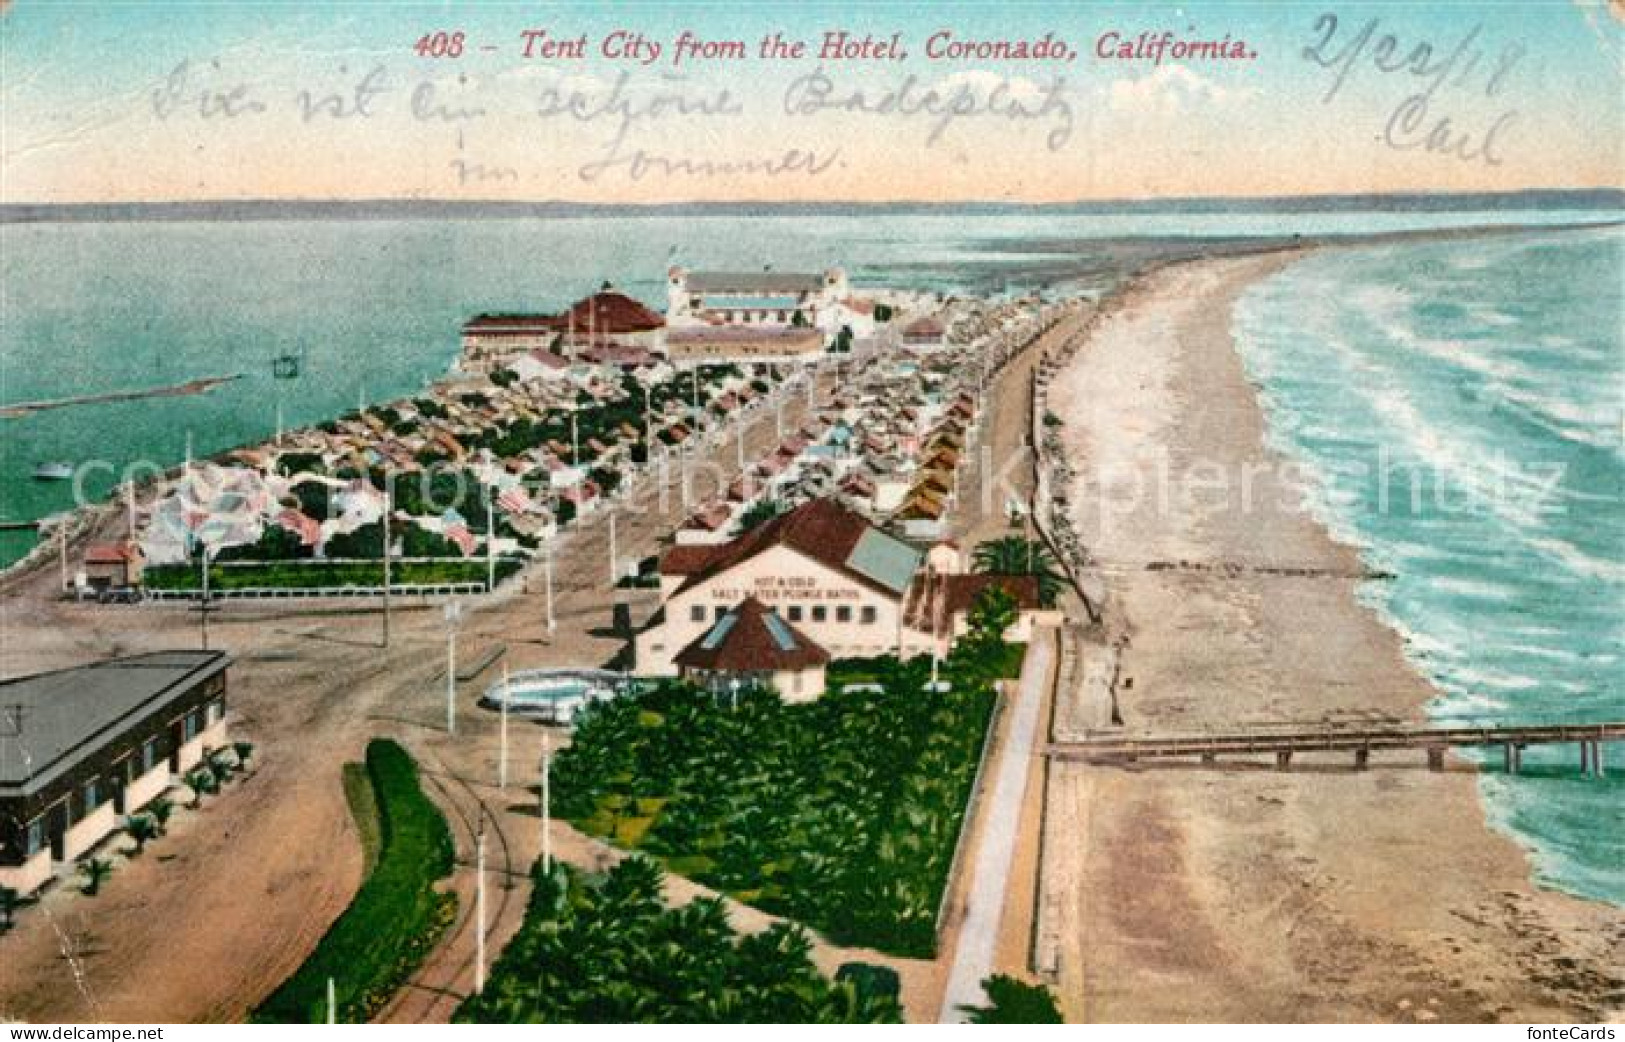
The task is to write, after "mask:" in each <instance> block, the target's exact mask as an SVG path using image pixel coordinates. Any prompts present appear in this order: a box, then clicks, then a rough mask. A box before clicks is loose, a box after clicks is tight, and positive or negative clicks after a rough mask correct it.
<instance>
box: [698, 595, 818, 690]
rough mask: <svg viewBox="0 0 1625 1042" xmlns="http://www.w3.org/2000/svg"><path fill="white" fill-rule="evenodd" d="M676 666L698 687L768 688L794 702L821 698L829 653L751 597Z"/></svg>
mask: <svg viewBox="0 0 1625 1042" xmlns="http://www.w3.org/2000/svg"><path fill="white" fill-rule="evenodd" d="M675 661H676V663H677V666H678V668H679V669H681V670H682V675H683V676H684V677H686V678H688V679H690V680H693V681H694V682H695V683H697V684H699V685H700V686H702V687H706V688H710V689H711V690H714V691H721V690H727V689H730V688H733V687H735V686H736V682H737V685H750V686H762V685H769V684H770V685H772V686H773V687H774V688H775V689H777V690H778V692H779V694H780V695H782V696H783V697H784V698H785V699H787V700H788V701H792V702H797V701H809V700H811V699H814V698H817V697H818V696H819V695H821V694H823V692H824V667H825V665H827V664H828V663H829V653H828V652H826V651H825V650H824V649H823V648H821V647H819V646H818V644H817V642H815V641H813V640H812V639H811V638H810V637H808V636H807V635H806V634H804V633H802V632H801V631H800V630H798V629H796V628H795V627H794V626H792V625H790V624H789V623H788V622H786V621H785V620H784V619H782V618H780V617H779V615H778V613H777V612H776V611H774V610H773V609H772V608H769V607H768V606H767V605H765V604H763V603H762V602H761V601H759V600H757V599H756V598H755V597H753V596H752V597H746V598H745V599H744V600H743V601H741V602H740V603H739V604H737V605H735V606H734V607H733V608H731V609H729V610H728V611H727V612H725V613H724V614H723V615H722V617H721V618H719V619H717V620H716V622H715V623H713V624H712V626H711V628H710V629H708V630H706V631H705V632H704V633H703V634H701V635H700V636H699V637H697V638H695V639H694V640H693V641H692V642H690V643H689V645H688V646H687V647H685V648H683V650H681V651H679V652H678V653H677V655H676V656H675Z"/></svg>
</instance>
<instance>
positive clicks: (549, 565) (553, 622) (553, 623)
mask: <svg viewBox="0 0 1625 1042" xmlns="http://www.w3.org/2000/svg"><path fill="white" fill-rule="evenodd" d="M555 538H557V530H556V529H555V534H554V535H553V536H549V537H548V540H547V557H546V561H545V568H546V571H547V632H548V635H549V636H551V635H552V633H553V631H554V630H556V629H558V628H559V627H558V620H557V619H555V618H554V617H553V540H554V539H555Z"/></svg>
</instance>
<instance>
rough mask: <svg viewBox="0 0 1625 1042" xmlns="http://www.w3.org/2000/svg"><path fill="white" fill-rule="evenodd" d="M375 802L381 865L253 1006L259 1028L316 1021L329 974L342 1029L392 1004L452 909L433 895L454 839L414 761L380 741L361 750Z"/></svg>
mask: <svg viewBox="0 0 1625 1042" xmlns="http://www.w3.org/2000/svg"><path fill="white" fill-rule="evenodd" d="M366 771H367V777H368V779H369V780H370V781H371V783H372V789H373V793H374V796H375V798H376V801H377V806H378V820H379V825H380V829H379V834H380V839H381V842H380V844H379V849H378V861H377V864H376V866H375V867H374V868H373V870H372V872H371V874H369V875H368V876H367V878H366V879H365V880H364V881H363V882H362V884H361V888H360V889H359V890H358V891H357V892H356V895H355V899H354V900H352V901H351V902H350V906H349V907H348V908H346V909H345V910H344V912H343V914H342V915H340V916H339V917H338V919H337V920H335V921H334V923H333V925H332V927H331V928H329V929H328V931H327V934H326V935H325V936H324V937H323V938H322V939H321V942H320V943H318V944H317V946H316V950H315V951H313V952H311V954H310V957H309V958H307V959H306V960H305V962H304V964H303V965H302V966H300V967H299V969H298V970H297V971H296V972H295V973H294V974H293V976H291V977H289V978H288V979H287V980H286V981H284V982H283V984H282V986H281V987H279V988H278V989H277V990H276V991H275V992H273V993H272V994H271V996H270V997H269V998H267V999H266V1000H265V1001H264V1002H263V1003H262V1004H261V1005H260V1006H259V1007H258V1008H257V1009H255V1010H254V1013H253V1019H254V1020H256V1021H259V1022H263V1023H320V1022H323V1021H325V1020H326V1017H327V981H328V979H329V978H332V980H333V982H334V990H335V995H336V997H337V1004H338V1020H339V1022H341V1023H363V1022H365V1021H367V1020H370V1019H371V1018H372V1017H373V1016H375V1015H376V1014H377V1013H378V1012H379V1011H380V1010H381V1009H382V1008H383V1006H384V1004H385V1003H386V1002H388V1001H389V998H390V996H391V995H393V994H394V993H395V991H396V989H397V988H399V987H400V986H401V985H402V984H403V983H405V981H406V980H407V978H408V977H409V976H410V975H411V974H412V972H413V970H415V969H416V968H417V967H418V965H419V964H420V963H421V962H422V961H423V959H424V957H425V956H426V955H428V953H429V951H430V950H431V949H432V948H433V946H434V944H435V941H436V940H437V939H438V938H439V937H440V935H441V933H442V932H443V931H444V930H445V929H446V927H447V926H448V925H450V923H451V921H452V919H453V918H455V916H456V913H457V899H456V897H455V895H452V894H442V893H440V892H438V891H437V890H436V889H435V883H436V881H437V880H440V879H444V878H445V877H446V876H448V875H449V874H450V873H451V870H452V858H453V848H452V840H451V833H450V831H449V830H448V829H447V828H446V821H445V818H443V817H442V816H441V814H440V811H439V810H438V809H437V808H436V807H435V806H434V804H433V803H431V802H430V801H429V798H428V797H427V796H426V795H424V793H423V790H422V788H421V787H420V786H419V784H418V772H417V765H416V764H415V763H414V762H413V761H412V758H411V756H410V755H408V754H407V752H406V750H405V749H402V748H401V747H400V746H399V745H397V744H396V743H394V742H392V741H389V740H387V739H375V740H373V741H372V742H371V743H369V744H368V746H367V763H366Z"/></svg>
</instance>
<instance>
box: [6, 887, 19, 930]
mask: <svg viewBox="0 0 1625 1042" xmlns="http://www.w3.org/2000/svg"><path fill="white" fill-rule="evenodd" d="M22 901H23V895H21V894H19V893H18V892H17V891H16V890H13V889H12V888H11V887H9V886H0V930H10V929H11V924H12V923H13V922H14V921H15V918H16V915H17V906H18V905H20V904H22Z"/></svg>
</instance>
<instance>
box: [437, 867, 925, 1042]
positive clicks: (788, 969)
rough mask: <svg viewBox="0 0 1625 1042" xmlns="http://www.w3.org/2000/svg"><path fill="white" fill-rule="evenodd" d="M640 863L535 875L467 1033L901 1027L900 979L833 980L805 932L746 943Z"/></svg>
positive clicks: (847, 969)
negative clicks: (559, 1028) (670, 901)
mask: <svg viewBox="0 0 1625 1042" xmlns="http://www.w3.org/2000/svg"><path fill="white" fill-rule="evenodd" d="M661 877H662V873H661V870H660V869H659V867H658V866H656V865H655V864H654V863H653V862H651V861H648V860H646V859H644V858H641V857H631V858H626V859H624V860H623V861H621V863H620V864H618V865H616V866H615V867H614V868H612V869H610V870H609V871H608V872H607V873H605V874H602V875H587V874H584V873H582V872H580V871H578V870H576V869H574V868H571V867H569V866H566V865H563V864H556V865H555V866H554V869H553V872H552V873H551V874H544V873H543V872H542V871H541V869H540V867H537V868H536V869H535V870H534V871H533V882H534V884H535V885H534V886H533V887H532V890H531V899H530V904H529V905H528V907H527V909H526V912H525V921H524V923H523V924H522V925H521V926H520V928H519V932H518V933H517V934H516V935H515V936H514V938H513V940H512V941H510V942H509V943H508V945H507V947H506V948H504V949H503V952H502V955H501V957H500V958H499V959H498V960H497V962H496V965H495V966H493V967H492V969H491V974H490V977H489V979H488V980H487V981H486V986H485V991H484V992H483V993H481V994H479V995H473V996H470V997H469V998H468V999H466V1000H465V1001H464V1002H463V1004H462V1005H461V1006H459V1007H458V1009H457V1012H456V1014H455V1016H454V1020H455V1021H456V1022H458V1023H480V1024H487V1023H502V1024H514V1023H598V1024H601V1023H665V1024H674V1023H688V1024H692V1023H730V1024H750V1023H775V1024H799V1023H825V1024H831V1023H897V1022H898V1021H900V1020H901V1017H902V1010H901V1007H900V1006H899V1004H898V1001H897V978H896V975H895V974H894V973H892V972H891V971H889V970H887V969H886V968H884V967H875V966H869V965H867V964H863V963H849V964H847V965H846V966H843V967H842V968H841V972H839V973H838V974H837V978H838V979H837V980H834V981H832V980H830V979H828V978H826V977H825V976H823V975H822V974H821V973H820V972H819V971H818V969H817V967H816V966H815V965H814V964H813V962H812V959H811V957H810V944H809V942H808V939H807V936H806V934H805V933H804V932H803V931H802V930H801V929H800V928H799V927H795V926H791V925H787V924H777V925H775V926H773V927H771V928H769V929H767V930H765V931H763V932H761V933H758V934H754V935H751V936H746V937H742V936H740V935H739V934H737V933H735V932H734V930H733V927H732V926H731V925H730V923H729V921H728V913H727V910H726V907H725V905H724V904H723V903H722V902H721V901H720V900H718V899H716V898H702V899H699V900H695V901H692V902H690V903H689V904H687V905H684V906H683V907H681V908H668V907H667V906H666V905H665V903H664V900H663V897H662V894H661V882H662V878H661Z"/></svg>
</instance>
